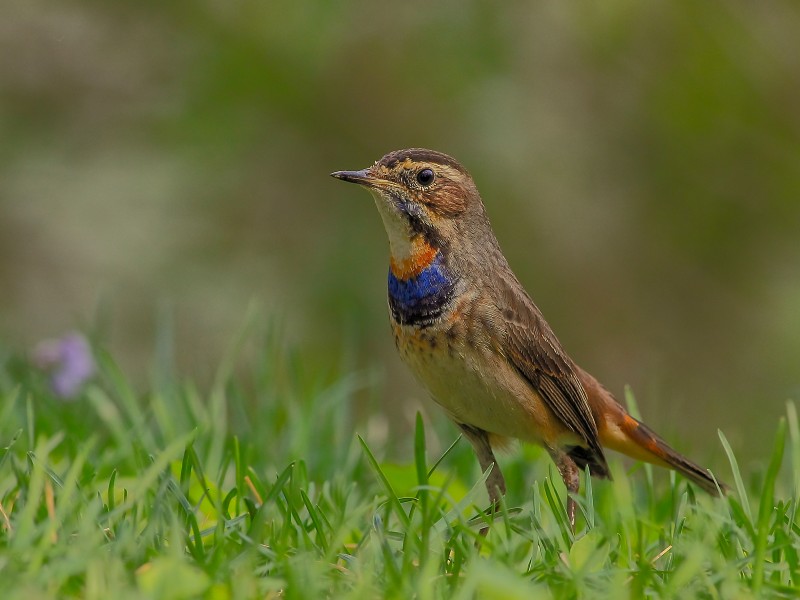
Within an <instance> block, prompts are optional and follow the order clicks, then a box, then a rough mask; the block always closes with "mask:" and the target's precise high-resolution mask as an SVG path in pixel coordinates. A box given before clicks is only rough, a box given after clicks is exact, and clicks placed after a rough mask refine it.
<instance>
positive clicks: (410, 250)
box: [331, 148, 726, 532]
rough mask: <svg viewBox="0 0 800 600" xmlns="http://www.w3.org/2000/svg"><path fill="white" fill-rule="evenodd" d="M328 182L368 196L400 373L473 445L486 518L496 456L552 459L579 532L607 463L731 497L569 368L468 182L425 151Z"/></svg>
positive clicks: (498, 493)
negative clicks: (515, 445)
mask: <svg viewBox="0 0 800 600" xmlns="http://www.w3.org/2000/svg"><path fill="white" fill-rule="evenodd" d="M331 176H332V177H335V178H336V179H340V180H342V181H346V182H350V183H355V184H358V185H360V186H363V187H365V188H366V189H367V190H369V191H370V192H371V193H372V196H373V197H374V201H375V205H376V206H377V209H378V213H379V214H380V216H381V219H382V221H383V225H384V228H385V229H386V234H387V236H388V239H389V255H390V257H389V272H388V309H389V318H390V322H391V330H392V334H393V336H394V341H395V345H396V346H397V350H398V351H399V354H400V357H401V359H402V360H403V362H405V363H406V365H408V367H409V368H410V370H411V372H412V373H413V374H414V376H415V377H416V379H417V380H418V381H419V382H420V383H421V384H422V386H423V387H425V388H427V390H428V392H429V393H430V395H431V396H432V398H433V400H434V401H435V402H436V403H437V404H438V405H439V406H440V407H441V408H442V409H444V411H445V413H446V414H447V416H448V417H449V418H450V419H451V420H452V421H453V422H454V423H455V424H456V425H457V427H458V428H459V429H460V430H461V432H462V434H463V435H464V437H465V438H466V439H467V440H468V441H469V442H470V444H471V445H472V447H473V448H474V450H475V454H476V455H477V459H478V462H479V464H480V467H481V470H482V471H483V472H484V473H487V472H488V476H487V478H486V480H485V485H486V489H487V493H488V495H489V500H490V502H491V505H492V506H493V507H495V508H497V507H499V503H500V498H501V497H502V496H504V495H505V493H506V482H505V479H504V477H503V474H502V472H501V470H500V466H499V464H498V462H497V460H496V458H495V455H494V450H495V449H499V450H503V449H507V448H508V447H509V446H510V445H511V443H512V442H514V440H520V441H522V442H526V443H533V444H538V445H541V446H543V447H544V448H545V449H546V451H547V453H548V454H549V455H550V457H551V458H552V460H553V462H554V463H555V466H556V468H557V469H558V471H559V474H560V476H561V478H562V479H563V481H564V485H565V486H566V490H567V503H566V512H567V515H566V516H567V519H568V521H569V525H570V528H571V529H572V531H573V532H574V530H575V513H576V500H575V498H576V496H577V495H578V493H579V487H580V472H581V471H582V470H585V469H586V468H587V467H588V470H589V473H590V474H591V475H592V476H594V477H598V478H606V479H608V478H610V477H611V472H610V470H609V466H608V462H607V459H606V452H605V449H611V450H614V451H617V452H621V453H622V454H625V455H627V456H629V457H632V458H634V459H636V460H639V461H645V462H648V463H651V464H655V465H658V466H661V467H667V468H671V469H674V470H675V471H677V472H679V473H681V474H682V475H683V476H684V477H686V478H687V479H689V480H690V481H692V482H693V483H694V484H696V485H697V486H698V487H700V488H701V489H703V490H705V491H706V492H709V493H710V494H712V495H720V494H721V493H724V491H725V490H726V486H725V485H724V484H723V483H721V482H718V481H717V480H716V479H715V478H714V477H713V476H712V475H711V473H710V472H709V471H708V470H706V469H704V468H702V467H700V466H699V465H698V464H696V463H694V462H693V461H691V460H689V459H688V458H686V457H685V456H683V455H682V454H680V453H679V452H677V451H676V450H674V449H673V448H672V447H671V446H669V445H668V444H667V442H665V441H664V440H663V439H662V438H661V437H660V436H659V435H657V434H656V433H655V432H654V431H653V430H652V429H651V428H650V427H648V426H647V425H645V424H644V423H642V422H641V421H639V420H637V419H636V418H634V417H633V416H631V415H630V414H629V412H628V411H627V410H626V409H625V408H624V407H623V406H622V405H621V404H620V403H619V402H618V401H617V400H616V398H615V397H614V396H613V395H612V394H611V393H610V392H609V391H608V390H607V389H606V388H605V387H604V386H603V385H601V384H600V382H598V380H597V379H595V377H593V376H592V375H591V374H589V373H588V372H587V371H585V370H584V369H582V368H581V367H580V366H578V365H577V364H576V363H575V361H574V360H573V359H572V358H571V357H570V356H569V354H567V352H566V351H565V350H564V348H563V346H562V345H561V343H560V342H559V340H558V338H557V337H556V335H555V334H554V333H553V330H552V329H551V327H550V325H549V324H548V323H547V321H546V320H545V318H544V316H543V315H542V313H541V311H540V310H539V308H538V307H537V306H536V304H534V302H533V300H532V299H531V297H530V296H529V295H528V293H527V292H526V291H525V288H524V287H523V286H522V284H521V283H520V281H519V279H518V278H517V277H516V276H515V275H514V273H513V272H512V270H511V268H510V266H509V264H508V261H507V260H506V258H505V256H504V254H503V252H502V251H501V249H500V245H499V243H498V241H497V238H496V237H495V234H494V232H493V230H492V226H491V224H490V222H489V219H488V216H487V214H486V209H485V207H484V204H483V201H482V199H481V196H480V194H479V192H478V189H477V187H476V185H475V182H474V181H473V179H472V177H471V175H470V174H469V172H468V171H467V169H466V168H464V167H463V166H462V165H461V164H460V163H459V162H458V161H456V160H455V159H454V158H452V157H451V156H448V155H447V154H443V153H441V152H437V151H434V150H427V149H424V148H409V149H405V150H396V151H393V152H389V153H388V154H386V155H385V156H383V158H381V159H380V160H378V161H376V162H375V163H374V164H373V165H372V166H370V167H368V168H366V169H361V170H357V171H336V172H334V173H331Z"/></svg>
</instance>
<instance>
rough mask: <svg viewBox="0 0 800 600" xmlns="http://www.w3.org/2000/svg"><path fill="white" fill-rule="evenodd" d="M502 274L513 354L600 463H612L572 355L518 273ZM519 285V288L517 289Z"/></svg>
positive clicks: (517, 366)
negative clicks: (606, 457) (602, 442)
mask: <svg viewBox="0 0 800 600" xmlns="http://www.w3.org/2000/svg"><path fill="white" fill-rule="evenodd" d="M502 279H503V280H504V283H505V284H506V286H507V289H506V290H502V291H503V292H504V293H501V294H500V299H499V303H500V304H501V306H500V307H499V308H500V310H501V314H503V316H504V320H505V325H506V327H505V331H506V343H505V348H506V350H507V357H508V359H509V360H510V362H511V363H512V365H513V366H514V368H515V369H516V370H517V371H518V372H519V373H520V374H521V375H522V376H523V377H524V378H525V379H526V380H527V381H528V383H529V384H530V385H531V386H532V387H533V388H534V389H535V390H536V391H537V392H538V394H539V396H541V398H542V399H543V400H544V401H545V402H546V403H547V405H548V407H549V408H550V409H551V410H552V411H553V412H554V413H555V415H556V416H557V417H558V418H559V419H561V421H562V422H563V423H564V425H565V426H566V427H567V428H568V429H569V430H570V431H572V432H573V433H575V434H576V435H577V436H578V437H579V438H580V439H581V440H582V441H583V442H584V443H585V444H586V446H587V447H588V448H589V449H590V450H591V451H592V452H593V454H594V455H595V458H596V461H597V463H598V464H599V465H601V466H603V467H604V468H605V469H607V465H606V459H605V456H604V454H603V449H602V447H601V446H600V440H599V435H598V432H597V424H596V423H595V420H594V416H592V411H591V408H590V407H589V401H588V399H587V396H586V391H585V390H584V389H583V386H582V385H581V382H580V379H578V375H577V372H576V369H575V366H574V364H573V362H572V360H571V359H570V358H569V356H567V354H566V353H565V352H564V350H563V349H562V348H561V344H560V343H559V342H558V339H557V338H556V336H555V334H554V333H553V331H552V330H551V329H550V326H549V325H548V324H547V321H545V320H544V317H543V316H542V314H541V313H540V312H539V309H538V308H537V307H536V305H535V304H534V303H533V301H532V300H531V299H530V297H529V296H528V295H527V294H526V293H525V291H524V290H523V289H522V286H521V285H520V284H519V282H517V281H516V278H514V277H513V275H510V278H506V277H503V278H502ZM514 287H517V288H518V289H517V290H515V291H513V292H512V288H514Z"/></svg>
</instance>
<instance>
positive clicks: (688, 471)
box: [623, 415, 728, 496]
mask: <svg viewBox="0 0 800 600" xmlns="http://www.w3.org/2000/svg"><path fill="white" fill-rule="evenodd" d="M623 429H624V431H625V433H626V434H627V435H628V437H629V438H630V439H631V440H632V441H633V442H634V443H636V444H637V445H639V446H640V447H642V448H643V449H644V450H646V451H648V452H650V453H651V454H653V455H654V456H655V457H657V458H658V459H659V460H660V461H662V462H663V463H665V465H666V466H668V467H671V468H673V469H675V470H676V471H678V472H679V473H681V474H683V476H684V477H686V478H688V479H689V480H691V481H692V482H694V483H695V484H696V485H697V486H699V487H700V488H702V489H703V490H705V491H706V492H708V493H709V494H712V495H714V496H719V495H720V490H722V492H723V493H725V492H726V491H727V489H728V486H726V485H725V484H724V483H722V482H720V481H715V480H714V478H713V477H711V474H710V473H709V472H708V471H707V470H706V469H704V468H702V467H701V466H700V465H698V464H696V463H694V462H692V461H691V460H689V459H688V458H686V457H685V456H683V455H682V454H680V453H679V452H677V451H676V450H674V449H673V448H672V447H671V446H670V445H669V444H667V442H665V441H664V440H663V439H661V438H660V437H659V436H658V434H657V433H655V432H654V431H653V430H652V429H650V428H649V427H648V426H647V425H645V424H644V423H642V422H641V421H638V420H636V419H634V418H633V417H631V416H630V415H626V418H625V420H624V425H623ZM651 462H653V461H651ZM717 486H719V487H717Z"/></svg>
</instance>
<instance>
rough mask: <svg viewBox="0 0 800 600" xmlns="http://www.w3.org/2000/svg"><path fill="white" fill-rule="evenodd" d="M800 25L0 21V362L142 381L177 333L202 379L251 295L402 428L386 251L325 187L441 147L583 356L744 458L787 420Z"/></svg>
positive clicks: (292, 17)
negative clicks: (77, 349) (55, 363)
mask: <svg viewBox="0 0 800 600" xmlns="http://www.w3.org/2000/svg"><path fill="white" fill-rule="evenodd" d="M798 31H800V3H798V2H796V0H775V1H770V2H763V3H762V2H759V3H754V2H746V1H744V0H741V1H731V2H708V3H695V2H689V1H681V2H661V3H641V2H635V1H633V0H608V1H604V2H597V3H587V2H580V3H578V2H575V3H572V2H538V3H531V2H522V1H515V2H504V3H496V2H489V1H488V0H487V1H468V0H450V1H443V2H437V3H423V2H403V3H391V4H385V3H380V2H374V1H368V0H351V1H340V2H322V1H318V2H289V1H287V2H274V1H271V0H260V1H253V0H239V1H221V0H195V1H194V2H180V1H176V2H152V1H141V0H137V1H132V0H121V1H116V2H98V1H91V0H81V1H76V0H59V1H58V2H53V1H48V0H6V2H5V3H4V8H3V16H2V18H0V290H2V293H0V340H2V344H3V345H4V346H5V347H6V348H7V349H11V351H25V350H26V349H29V348H31V347H32V346H33V345H34V344H35V343H36V342H37V341H39V340H41V339H43V338H48V337H52V336H54V335H58V334H61V333H63V332H65V331H67V330H70V329H73V328H79V329H84V330H88V331H93V332H95V334H96V335H99V336H100V337H101V338H102V340H101V341H102V343H104V344H105V345H107V346H108V347H109V348H110V349H111V351H112V352H113V354H114V355H115V356H116V357H118V359H119V360H120V361H121V362H122V364H123V366H124V367H125V369H126V371H127V372H128V373H131V374H132V375H133V376H134V377H135V378H137V379H138V380H140V381H142V382H143V385H146V381H147V377H148V373H149V371H150V369H151V363H152V360H153V355H154V353H153V347H154V345H155V343H156V342H155V340H156V338H157V334H156V331H157V329H158V328H159V327H160V325H159V323H160V322H161V320H160V318H159V315H163V314H169V315H171V322H172V323H173V324H174V331H175V356H176V360H177V362H178V369H179V371H180V372H181V373H182V374H185V375H186V376H192V377H195V378H197V379H198V380H199V381H200V382H201V384H202V383H203V382H207V381H208V380H209V379H210V377H211V375H212V374H213V369H214V368H215V366H216V365H217V364H218V362H219V360H220V356H221V354H222V352H223V348H224V347H225V345H226V344H227V343H228V342H230V340H231V339H232V337H233V335H234V333H235V331H236V330H237V328H238V327H239V326H240V325H241V323H242V319H243V315H244V313H245V311H246V309H247V307H248V305H249V304H250V303H251V302H252V301H254V300H255V301H256V302H257V303H259V304H260V305H261V306H262V310H263V311H264V313H266V314H267V315H268V316H269V317H268V318H271V319H275V320H276V321H277V322H280V323H281V327H282V329H283V331H284V335H286V336H287V337H288V339H289V340H290V342H291V344H292V345H294V346H295V348H297V350H298V354H299V356H301V357H302V360H303V361H305V362H307V369H308V371H309V372H310V371H313V370H314V369H316V368H319V369H321V370H325V369H331V368H336V366H337V365H340V364H342V362H343V361H344V362H346V364H347V368H352V369H356V370H365V371H368V372H373V371H374V370H378V371H379V372H381V373H382V376H381V378H380V381H379V382H378V383H376V384H375V385H377V386H378V390H379V391H378V393H379V395H380V396H381V405H382V406H383V407H384V409H385V411H386V414H387V415H389V427H390V429H391V431H392V432H396V433H393V435H400V434H401V432H402V431H404V428H405V427H406V426H407V425H408V424H409V423H410V422H411V419H412V415H413V414H414V411H415V410H416V409H417V408H418V407H419V406H420V405H422V406H423V407H425V409H426V410H429V409H430V405H428V404H424V402H425V401H424V400H423V394H422V392H421V390H420V389H419V388H418V387H416V385H415V384H414V382H413V381H412V380H411V378H410V376H409V375H408V374H406V372H405V371H404V370H403V367H402V365H401V364H400V363H399V359H398V358H397V357H396V356H395V354H394V348H393V344H392V341H391V339H390V336H389V328H388V324H387V321H386V318H387V317H386V305H385V271H386V265H387V244H386V240H385V237H384V232H383V230H382V227H381V223H380V220H379V218H378V215H377V213H376V211H375V209H374V207H373V206H372V201H371V199H370V197H369V196H368V195H367V194H366V193H364V192H363V191H361V190H359V189H357V188H355V187H353V186H347V185H343V184H341V183H339V182H336V181H334V180H332V179H330V178H329V177H328V174H329V173H330V172H331V171H333V170H336V169H348V168H362V167H364V166H367V165H368V164H370V163H371V162H372V161H373V160H375V159H377V158H379V157H380V156H381V155H383V154H384V153H385V152H387V151H389V150H393V149H397V148H402V147H408V146H425V147H431V148H434V149H438V150H442V151H444V152H447V153H449V154H452V155H454V156H455V157H457V158H458V159H459V160H460V161H461V162H462V163H464V164H465V165H466V166H467V167H468V168H469V169H470V171H471V172H472V174H473V176H474V178H475V180H476V182H477V184H478V186H479V188H480V190H481V192H482V194H483V197H484V200H485V202H486V205H487V208H488V212H489V214H490V217H491V219H492V222H493V224H494V227H495V230H496V233H497V236H498V238H499V240H500V243H501V245H502V246H503V248H504V250H505V252H506V254H507V256H508V258H509V261H510V263H511V265H512V267H513V268H514V269H515V270H516V272H517V274H518V275H519V277H520V278H521V280H522V281H523V283H524V284H525V285H526V287H527V289H528V290H529V292H530V293H531V295H532V296H533V297H534V299H535V300H536V302H537V303H538V305H539V306H540V308H541V309H542V310H543V312H544V313H545V315H546V316H547V318H548V320H549V321H550V323H551V324H552V326H553V327H554V329H555V331H556V332H557V334H558V335H559V336H560V338H561V340H562V342H563V344H564V345H565V347H566V348H567V349H568V350H569V351H570V352H571V353H572V354H573V356H574V357H575V358H576V360H577V361H578V362H580V363H581V364H582V365H583V366H584V367H586V368H587V369H589V370H590V371H592V372H593V373H594V374H595V375H597V376H598V377H599V378H600V379H601V380H603V381H604V382H605V383H606V384H607V385H608V387H610V388H611V389H612V390H613V391H614V392H615V393H617V394H618V395H620V396H621V392H622V389H623V386H624V385H626V384H629V385H631V386H632V388H633V390H634V391H635V393H636V395H637V398H638V401H639V404H640V407H641V409H642V412H643V414H644V416H645V418H646V419H647V420H648V421H649V422H651V423H652V424H653V426H654V427H655V428H657V429H658V430H660V431H662V432H663V433H664V434H665V435H667V436H669V437H671V438H673V439H676V440H680V441H681V442H682V447H692V448H694V449H695V450H696V452H695V454H696V455H698V456H699V457H702V456H705V457H707V458H708V460H710V461H712V464H714V466H717V467H719V466H720V465H722V464H724V458H723V456H722V452H721V450H720V449H719V442H718V440H717V436H716V430H717V428H721V429H723V430H724V431H725V432H726V434H727V436H728V438H729V439H730V440H731V442H732V444H733V445H734V447H735V449H736V450H737V452H739V454H740V457H741V458H743V459H745V461H746V460H756V459H757V458H758V457H760V456H764V454H765V452H766V448H768V447H769V446H770V445H771V441H772V433H773V431H774V428H775V424H776V419H777V418H778V416H779V415H781V414H782V413H783V412H784V406H785V401H786V400H787V399H789V398H797V397H798V396H800V393H799V392H800V35H798ZM97 332H99V333H97ZM342 357H346V358H345V359H343V358H342ZM373 393H374V392H373ZM429 412H430V413H431V414H433V415H436V416H435V417H434V419H439V420H443V417H441V416H440V415H439V414H438V413H435V412H433V411H430V410H429Z"/></svg>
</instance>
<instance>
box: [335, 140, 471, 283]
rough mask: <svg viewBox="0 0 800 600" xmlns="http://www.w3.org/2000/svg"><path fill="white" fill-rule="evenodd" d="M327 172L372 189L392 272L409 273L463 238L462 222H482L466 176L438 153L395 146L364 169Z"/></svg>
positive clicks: (459, 166)
mask: <svg viewBox="0 0 800 600" xmlns="http://www.w3.org/2000/svg"><path fill="white" fill-rule="evenodd" d="M331 175H332V176H333V177H336V178H337V179H341V180H343V181H349V182H352V183H357V184H359V185H362V186H364V187H366V188H368V189H369V190H370V191H371V192H372V194H373V196H374V197H375V204H376V206H377V207H378V211H379V212H380V214H381V217H382V219H383V224H384V227H385V228H386V233H387V234H388V236H389V247H390V252H391V256H392V270H393V271H394V272H395V275H397V276H398V277H400V276H403V275H405V276H406V277H410V276H413V275H414V274H415V273H416V272H418V271H419V269H420V268H424V266H425V265H426V263H428V262H430V260H433V258H434V257H435V256H436V255H437V254H438V253H439V252H440V251H441V250H443V249H445V248H448V247H450V246H452V245H454V244H455V245H457V244H459V243H462V241H465V240H466V239H467V237H466V236H465V235H464V231H465V230H466V228H465V227H464V224H465V223H468V222H474V221H479V222H481V223H483V222H485V216H484V210H483V204H482V202H481V199H480V196H479V194H478V191H477V189H476V188H475V184H474V183H473V181H472V177H470V175H469V173H468V172H467V170H466V169H465V168H464V167H462V166H461V165H460V164H459V163H458V162H457V161H456V160H455V159H453V158H451V157H450V156H447V155H446V154H442V153H441V152H435V151H433V150H425V149H423V148H411V149H408V150H397V151H395V152H390V153H389V154H387V155H386V156H384V157H383V158H382V159H380V160H379V161H378V162H376V163H375V164H373V165H372V166H371V167H369V168H366V169H362V170H361V171H336V172H335V173H331ZM474 230H475V228H474V226H472V227H471V228H470V231H474Z"/></svg>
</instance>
